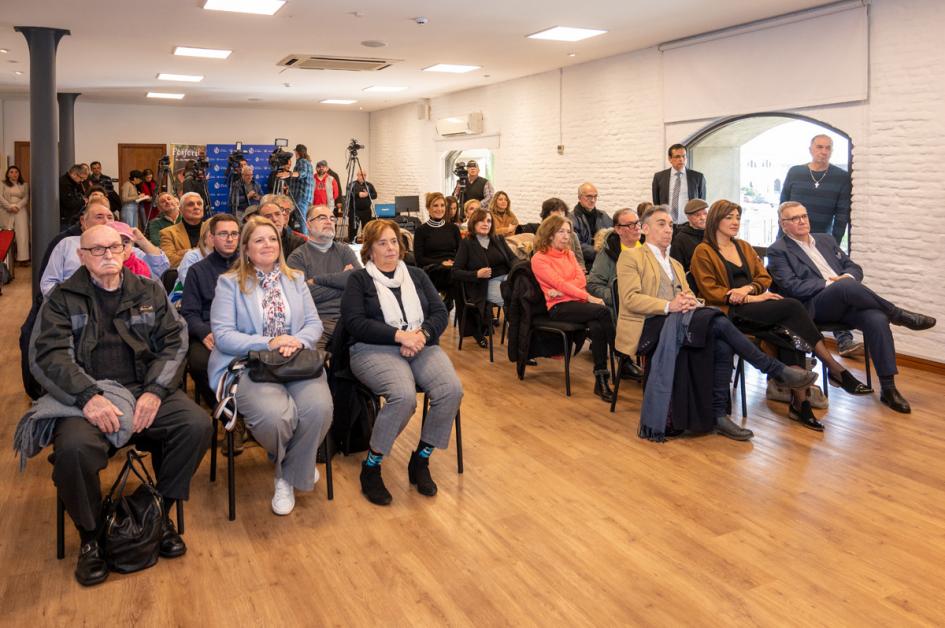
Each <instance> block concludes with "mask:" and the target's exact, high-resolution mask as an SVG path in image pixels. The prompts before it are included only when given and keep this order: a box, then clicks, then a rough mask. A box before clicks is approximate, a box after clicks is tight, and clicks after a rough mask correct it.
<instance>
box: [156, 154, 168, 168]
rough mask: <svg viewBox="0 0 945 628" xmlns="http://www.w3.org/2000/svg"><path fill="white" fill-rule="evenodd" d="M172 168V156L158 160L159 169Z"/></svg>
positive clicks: (165, 156)
mask: <svg viewBox="0 0 945 628" xmlns="http://www.w3.org/2000/svg"><path fill="white" fill-rule="evenodd" d="M170 167H171V156H170V155H164V156H163V157H161V158H160V159H158V168H170Z"/></svg>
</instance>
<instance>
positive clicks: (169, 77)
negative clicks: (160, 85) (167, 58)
mask: <svg viewBox="0 0 945 628" xmlns="http://www.w3.org/2000/svg"><path fill="white" fill-rule="evenodd" d="M157 77H158V80H159V81H181V82H184V83H199V82H200V81H202V80H203V76H201V75H199V74H166V73H164V72H162V73H160V74H158V75H157Z"/></svg>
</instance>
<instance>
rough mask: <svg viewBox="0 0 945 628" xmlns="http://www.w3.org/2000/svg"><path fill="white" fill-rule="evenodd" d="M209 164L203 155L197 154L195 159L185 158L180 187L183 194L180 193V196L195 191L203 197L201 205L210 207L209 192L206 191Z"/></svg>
mask: <svg viewBox="0 0 945 628" xmlns="http://www.w3.org/2000/svg"><path fill="white" fill-rule="evenodd" d="M209 166H210V162H208V161H207V158H206V157H205V156H203V155H200V156H198V157H197V159H188V160H187V163H186V165H184V182H183V183H182V187H181V189H182V190H183V194H181V198H183V197H184V194H187V193H188V192H196V193H197V194H199V195H200V198H202V199H203V206H204V207H207V208H209V207H210V194H209V193H208V192H207V168H208V167H209Z"/></svg>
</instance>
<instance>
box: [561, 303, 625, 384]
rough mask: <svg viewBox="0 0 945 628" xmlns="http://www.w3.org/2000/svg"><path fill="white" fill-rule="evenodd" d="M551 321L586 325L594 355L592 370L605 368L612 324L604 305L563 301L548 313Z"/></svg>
mask: <svg viewBox="0 0 945 628" xmlns="http://www.w3.org/2000/svg"><path fill="white" fill-rule="evenodd" d="M548 315H549V316H550V317H551V319H552V320H555V321H561V322H564V323H583V324H585V325H587V331H588V336H589V337H590V339H591V353H593V355H594V370H595V371H602V370H604V369H606V368H607V347H609V346H611V345H613V344H614V322H613V319H612V318H611V317H610V309H608V307H607V306H606V305H597V304H596V303H586V302H583V301H565V302H564V303H559V304H557V305H556V306H554V307H553V308H551V310H550V311H549V312H548Z"/></svg>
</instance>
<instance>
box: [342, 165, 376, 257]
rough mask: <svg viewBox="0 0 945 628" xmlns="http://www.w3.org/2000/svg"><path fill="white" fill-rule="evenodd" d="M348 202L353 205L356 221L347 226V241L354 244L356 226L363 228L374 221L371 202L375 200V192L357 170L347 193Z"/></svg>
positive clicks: (363, 175) (362, 174)
mask: <svg viewBox="0 0 945 628" xmlns="http://www.w3.org/2000/svg"><path fill="white" fill-rule="evenodd" d="M348 198H349V199H351V200H350V201H349V202H351V203H354V214H355V216H357V218H358V221H357V222H356V223H355V222H354V221H352V222H351V224H350V225H348V240H349V241H350V242H354V236H355V235H357V233H358V226H359V225H360V226H361V228H364V225H366V224H367V223H369V222H371V221H372V220H373V219H374V211H373V202H372V201H373V200H374V199H376V198H377V190H375V189H374V185H373V184H372V183H371V182H370V181H368V180H367V179H366V177H365V174H364V170H361V169H358V175H357V178H356V179H355V180H354V181H352V182H351V186H350V188H349V191H348Z"/></svg>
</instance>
